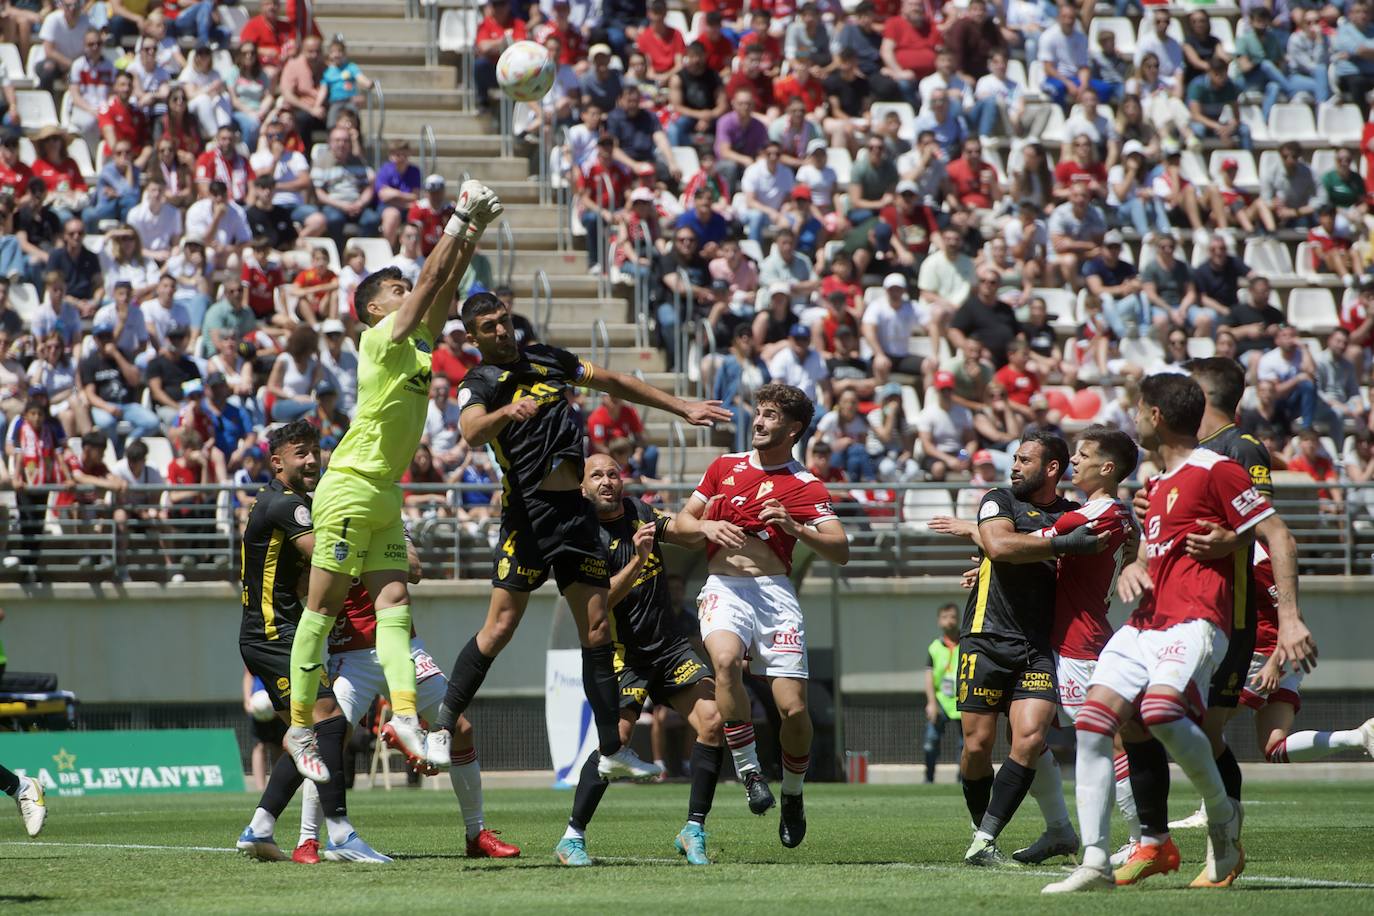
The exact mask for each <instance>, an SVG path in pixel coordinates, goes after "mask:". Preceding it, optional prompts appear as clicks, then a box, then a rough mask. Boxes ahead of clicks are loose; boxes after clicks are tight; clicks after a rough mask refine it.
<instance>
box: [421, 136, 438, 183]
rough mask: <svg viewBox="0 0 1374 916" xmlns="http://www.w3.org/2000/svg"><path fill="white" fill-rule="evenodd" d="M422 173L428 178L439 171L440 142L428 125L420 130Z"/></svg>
mask: <svg viewBox="0 0 1374 916" xmlns="http://www.w3.org/2000/svg"><path fill="white" fill-rule="evenodd" d="M420 171H422V172H424V174H425V177H426V178H428V177H429V176H430V175H433V174H434V173H435V172H437V171H439V141H438V140H437V139H435V137H434V128H433V127H431V126H430V125H428V124H426V125H425V126H424V127H421V128H420Z"/></svg>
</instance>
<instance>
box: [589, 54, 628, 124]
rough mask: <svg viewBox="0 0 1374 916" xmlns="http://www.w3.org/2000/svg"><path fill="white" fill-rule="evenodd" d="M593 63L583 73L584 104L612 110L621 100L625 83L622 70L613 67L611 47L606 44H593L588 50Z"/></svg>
mask: <svg viewBox="0 0 1374 916" xmlns="http://www.w3.org/2000/svg"><path fill="white" fill-rule="evenodd" d="M587 59H588V60H590V61H591V63H592V65H591V67H589V68H588V69H587V72H586V73H584V74H582V106H583V108H584V109H585V108H586V106H587V105H596V107H597V108H599V109H601V110H602V111H610V110H611V109H612V108H614V107H615V106H616V103H617V102H618V101H620V93H621V90H622V88H623V83H622V81H621V79H620V71H619V70H614V69H612V68H611V47H610V45H606V44H595V45H592V47H591V50H590V51H588V52H587Z"/></svg>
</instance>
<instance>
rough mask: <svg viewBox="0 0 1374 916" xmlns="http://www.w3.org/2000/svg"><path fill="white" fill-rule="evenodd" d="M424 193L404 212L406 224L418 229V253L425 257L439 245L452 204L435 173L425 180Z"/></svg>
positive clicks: (450, 213) (442, 183)
mask: <svg viewBox="0 0 1374 916" xmlns="http://www.w3.org/2000/svg"><path fill="white" fill-rule="evenodd" d="M424 188H425V193H424V196H422V197H420V198H419V199H418V200H416V201H415V202H414V203H412V204H411V205H410V209H409V210H407V211H406V222H408V223H414V224H415V225H417V226H419V227H420V251H421V252H423V253H424V254H425V255H426V256H427V255H428V254H429V253H430V252H431V251H433V250H434V246H435V245H437V244H438V243H439V236H440V235H442V234H443V231H444V224H445V223H447V222H448V218H449V217H450V216H452V215H453V203H452V202H451V201H450V200H449V199H448V185H447V183H446V182H445V181H444V176H443V175H440V174H438V173H437V172H436V173H435V174H433V175H430V176H429V177H428V178H426V179H425V185H424Z"/></svg>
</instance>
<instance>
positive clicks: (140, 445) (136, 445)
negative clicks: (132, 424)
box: [124, 439, 148, 461]
mask: <svg viewBox="0 0 1374 916" xmlns="http://www.w3.org/2000/svg"><path fill="white" fill-rule="evenodd" d="M124 458H125V459H126V460H128V461H147V460H148V443H146V442H144V441H143V440H142V439H135V440H134V441H133V442H130V443H129V445H128V447H127V448H125V449H124Z"/></svg>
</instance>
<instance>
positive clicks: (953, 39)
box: [944, 0, 1007, 87]
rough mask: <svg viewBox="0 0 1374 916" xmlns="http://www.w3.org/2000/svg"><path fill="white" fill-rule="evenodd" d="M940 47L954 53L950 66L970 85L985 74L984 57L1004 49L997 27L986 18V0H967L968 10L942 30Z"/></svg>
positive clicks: (1005, 44)
mask: <svg viewBox="0 0 1374 916" xmlns="http://www.w3.org/2000/svg"><path fill="white" fill-rule="evenodd" d="M944 46H945V49H946V50H948V51H949V52H950V53H951V54H953V55H954V69H955V72H957V73H958V74H959V75H960V76H961V77H963V80H964V82H965V83H967V84H968V85H969V86H970V87H972V86H973V84H974V83H975V82H977V80H978V79H979V78H980V77H984V76H987V75H988V57H989V56H991V54H992V52H993V51H1002V52H1004V53H1005V52H1006V50H1007V40H1006V37H1005V36H1003V35H1002V30H1001V28H999V27H998V25H997V23H996V22H994V21H993V20H992V19H990V18H989V17H988V5H987V0H969V4H968V9H967V11H966V12H965V13H964V15H963V16H960V17H959V18H958V19H956V20H954V24H953V25H951V26H949V28H947V29H945V35H944Z"/></svg>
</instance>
